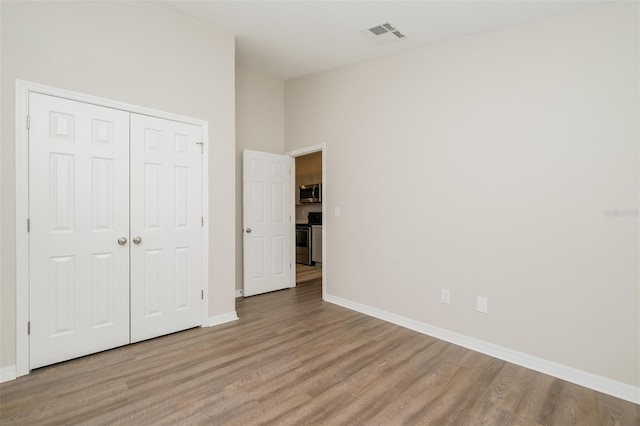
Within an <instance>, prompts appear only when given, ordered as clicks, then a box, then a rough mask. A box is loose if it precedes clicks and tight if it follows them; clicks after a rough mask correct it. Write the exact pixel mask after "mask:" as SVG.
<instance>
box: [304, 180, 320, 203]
mask: <svg viewBox="0 0 640 426" xmlns="http://www.w3.org/2000/svg"><path fill="white" fill-rule="evenodd" d="M298 191H299V195H300V203H302V204H312V203H321V202H322V184H321V183H314V184H313V185H301V186H300V188H299V189H298Z"/></svg>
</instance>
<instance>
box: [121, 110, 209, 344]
mask: <svg viewBox="0 0 640 426" xmlns="http://www.w3.org/2000/svg"><path fill="white" fill-rule="evenodd" d="M201 141H202V128H201V127H199V126H194V125H190V124H184V123H179V122H176V121H170V120H164V119H159V118H155V117H149V116H145V115H139V114H131V242H132V244H131V282H132V285H131V341H132V342H137V341H140V340H144V339H148V338H152V337H156V336H161V335H163V334H168V333H172V332H175V331H179V330H184V329H187V328H190V327H195V326H198V325H201V324H202V316H201V315H202V266H201V265H202V261H203V260H202V220H203V219H202V192H201V188H202V152H201V149H202V147H201V145H200V144H199V143H200V142H201Z"/></svg>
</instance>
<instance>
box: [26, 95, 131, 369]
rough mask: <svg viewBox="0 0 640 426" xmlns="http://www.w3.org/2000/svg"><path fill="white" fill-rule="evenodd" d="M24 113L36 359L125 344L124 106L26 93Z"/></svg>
mask: <svg viewBox="0 0 640 426" xmlns="http://www.w3.org/2000/svg"><path fill="white" fill-rule="evenodd" d="M29 117H30V122H31V126H30V130H29V217H30V228H31V229H30V233H29V250H30V253H29V255H30V259H29V262H30V274H29V275H30V276H29V281H30V288H29V298H30V306H29V320H30V323H31V334H30V339H29V340H30V348H29V354H30V367H31V368H37V367H41V366H43V365H48V364H53V363H56V362H60V361H64V360H67V359H71V358H75V357H79V356H83V355H87V354H90V353H94V352H98V351H102V350H105V349H109V348H112V347H115V346H120V345H125V344H127V343H129V244H128V243H125V244H123V245H120V244H118V240H119V239H121V238H127V239H128V238H129V113H127V112H124V111H118V110H114V109H110V108H102V107H98V106H94V105H88V104H84V103H81V102H74V101H69V100H66V99H61V98H56V97H53V96H46V95H40V94H35V93H31V94H30V95H29ZM120 241H121V242H122V241H124V240H120Z"/></svg>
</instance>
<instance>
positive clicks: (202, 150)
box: [196, 141, 204, 154]
mask: <svg viewBox="0 0 640 426" xmlns="http://www.w3.org/2000/svg"><path fill="white" fill-rule="evenodd" d="M196 145H200V154H204V142H202V141H200V142H196Z"/></svg>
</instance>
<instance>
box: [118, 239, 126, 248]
mask: <svg viewBox="0 0 640 426" xmlns="http://www.w3.org/2000/svg"><path fill="white" fill-rule="evenodd" d="M118 244H120V245H121V246H123V245H125V244H127V239H126V238H125V237H122V238H118Z"/></svg>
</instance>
